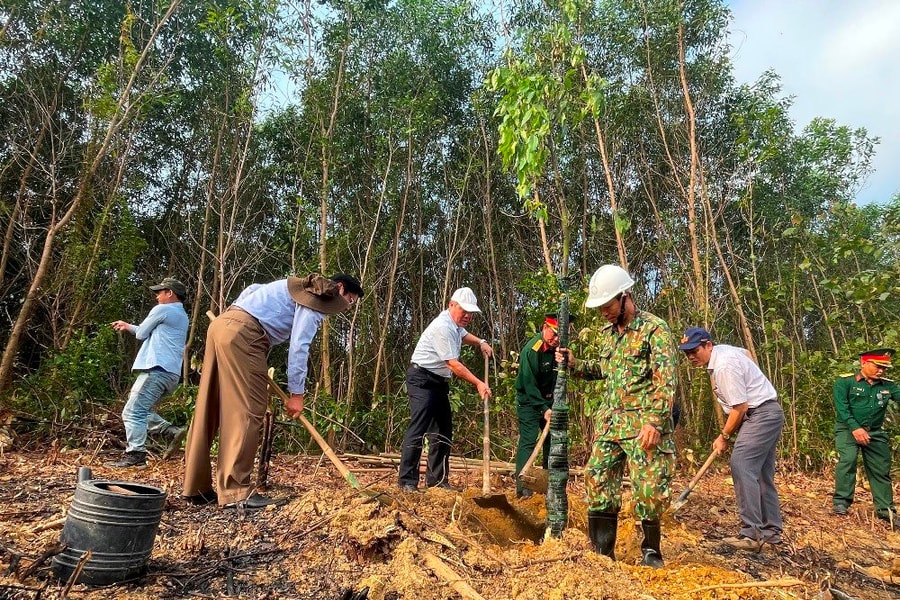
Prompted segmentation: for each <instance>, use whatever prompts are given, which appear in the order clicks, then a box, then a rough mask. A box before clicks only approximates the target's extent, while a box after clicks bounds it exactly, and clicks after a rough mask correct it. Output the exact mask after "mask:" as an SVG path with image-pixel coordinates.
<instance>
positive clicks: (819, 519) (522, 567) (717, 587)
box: [0, 450, 900, 600]
mask: <svg viewBox="0 0 900 600" xmlns="http://www.w3.org/2000/svg"><path fill="white" fill-rule="evenodd" d="M112 458H114V456H113V455H111V454H110V455H107V456H96V455H91V454H90V453H86V452H85V451H77V450H73V451H59V452H57V451H50V452H45V453H16V452H12V453H7V454H6V455H3V456H0V599H3V598H39V597H44V598H47V597H62V596H67V597H70V598H85V599H91V600H107V599H108V598H110V597H111V596H115V597H127V598H188V597H191V598H220V597H226V596H230V597H240V598H253V599H264V598H304V599H306V598H310V599H312V598H315V599H326V600H331V599H339V598H345V597H350V596H351V594H350V593H348V590H350V591H352V592H354V593H358V592H359V591H361V590H363V589H364V588H368V594H367V596H368V598H370V599H374V600H400V599H404V600H443V599H446V598H463V597H469V598H478V597H479V596H480V597H482V598H491V599H498V600H507V599H508V600H538V599H551V600H563V599H582V598H584V599H588V598H590V599H600V598H603V599H609V600H649V599H658V600H685V599H729V600H738V599H748V600H750V599H752V600H764V599H769V598H772V599H776V598H777V599H784V598H823V599H828V598H836V599H837V600H842V599H844V598H846V597H848V596H849V597H852V598H858V599H859V600H888V599H892V598H894V599H895V598H900V558H898V556H900V533H896V532H893V531H891V530H890V528H889V526H888V525H886V524H885V523H883V522H882V521H878V520H876V519H874V518H873V515H872V507H871V500H870V496H869V495H868V493H867V492H865V491H863V490H860V492H859V495H858V502H857V503H856V504H854V506H853V509H852V511H851V514H850V515H849V516H846V517H838V516H835V515H832V514H830V512H829V510H830V488H831V482H830V481H829V480H827V479H825V478H820V479H817V478H813V477H810V476H809V475H808V474H790V473H788V474H784V473H782V474H780V475H779V477H778V481H777V482H778V485H779V491H780V493H781V497H782V503H783V510H784V516H785V535H784V542H783V543H782V544H780V545H778V546H771V545H766V546H765V547H764V548H763V549H762V551H761V552H758V553H757V552H746V551H737V550H734V549H732V548H731V547H730V546H728V545H726V544H724V543H722V542H721V539H722V538H723V537H726V536H729V535H734V534H735V533H736V530H737V515H736V510H735V506H734V491H733V488H732V486H731V483H730V480H729V479H728V477H727V475H728V474H727V469H725V470H724V471H723V472H720V473H711V474H709V475H707V477H706V478H705V479H704V480H703V481H702V482H701V483H700V485H699V486H698V488H697V489H696V490H695V491H694V493H693V495H692V496H691V498H690V500H689V502H688V504H687V505H686V506H685V507H684V508H682V509H681V510H680V511H678V512H677V513H676V514H675V515H671V514H667V515H666V517H665V518H664V519H663V525H662V528H663V545H662V550H663V555H664V556H665V560H666V567H665V568H664V569H659V570H653V569H649V568H646V567H641V566H638V565H637V563H638V562H639V560H640V537H641V535H640V525H639V522H638V524H637V525H636V524H635V521H634V520H633V518H632V517H631V516H630V510H629V507H628V506H627V502H626V506H625V507H624V510H623V511H622V513H621V516H620V526H619V537H618V541H617V547H616V555H617V557H618V559H619V560H618V562H612V561H610V560H609V559H608V558H606V557H604V556H600V555H598V554H596V553H594V552H593V551H592V550H591V546H590V543H589V541H588V539H587V537H586V535H585V514H586V510H585V505H584V500H583V488H582V485H581V482H580V481H578V480H577V479H572V480H571V483H570V487H569V506H570V521H569V527H568V528H567V529H566V530H565V532H564V533H563V535H562V536H561V537H560V538H559V539H547V540H545V539H544V521H545V519H546V510H545V506H544V497H543V496H540V495H535V496H533V497H531V498H529V499H527V500H517V499H515V498H514V497H513V494H512V493H511V492H512V490H513V489H514V485H513V482H512V480H511V479H510V478H509V477H505V476H496V475H495V477H494V480H493V485H494V490H495V491H500V492H503V491H506V492H507V495H506V497H505V498H493V501H491V502H484V501H483V499H482V498H481V491H480V487H481V480H480V475H479V474H477V473H457V472H454V473H453V475H452V477H451V482H452V483H453V484H455V485H459V486H464V487H465V491H463V492H455V491H452V490H442V489H430V490H427V491H425V492H419V493H403V492H400V491H399V490H398V489H397V488H396V487H395V485H394V483H395V480H394V476H393V475H392V474H391V473H385V474H381V475H378V474H370V473H359V474H358V477H359V479H360V482H361V483H362V484H363V485H364V486H366V490H365V493H362V494H360V493H357V492H355V491H354V490H352V489H350V488H349V487H348V486H347V484H346V482H345V481H344V479H342V478H341V477H340V476H339V475H338V474H337V473H336V472H335V471H334V469H332V468H331V466H330V465H329V464H328V463H322V462H321V460H320V459H319V458H317V457H308V456H299V457H298V456H288V455H278V456H275V457H274V458H273V461H272V466H271V470H270V475H269V482H270V483H271V484H272V485H271V486H270V488H269V493H270V494H271V495H273V496H277V497H290V499H291V500H290V502H289V503H288V504H286V505H284V506H281V507H269V508H267V509H266V510H264V511H261V512H255V513H253V512H248V513H241V512H236V511H233V510H222V509H219V508H218V507H215V506H212V507H195V506H190V505H188V504H186V503H185V502H183V501H181V500H180V499H179V498H178V494H179V493H180V484H181V474H182V466H181V463H180V461H178V460H168V461H162V460H152V459H151V460H150V462H149V464H148V466H147V467H146V468H144V469H113V468H111V467H106V466H104V464H103V463H104V460H110V459H112ZM79 466H91V467H92V468H93V472H94V477H95V478H97V479H101V478H102V479H112V480H120V481H132V482H140V483H144V484H148V485H153V486H156V487H160V488H162V489H164V490H166V491H167V492H168V497H167V499H166V506H165V510H164V513H163V516H162V521H161V524H160V528H159V533H158V536H157V539H156V543H155V546H154V549H153V554H152V556H151V559H150V562H149V565H148V566H149V571H148V573H147V575H146V576H144V577H142V578H140V579H139V580H136V581H131V582H124V583H120V584H116V585H115V586H111V587H101V588H97V587H88V586H83V585H78V584H76V585H74V586H73V587H71V589H66V583H67V582H66V581H57V580H56V579H55V578H54V577H53V575H52V573H51V570H50V567H49V563H50V560H49V559H48V558H44V559H43V560H41V558H42V554H48V553H49V552H52V551H53V550H54V548H56V547H57V546H58V543H59V537H60V529H61V527H62V523H63V521H64V518H65V512H66V510H67V509H68V507H69V506H70V504H71V502H72V496H73V493H74V489H75V478H76V476H75V473H76V471H77V468H78V467H79ZM687 479H689V473H686V474H685V475H684V476H683V477H681V478H679V479H678V480H677V481H676V485H675V487H674V489H675V490H676V491H680V490H681V489H682V488H683V487H684V486H685V485H686V481H687ZM56 549H58V548H56Z"/></svg>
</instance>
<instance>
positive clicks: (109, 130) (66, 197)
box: [0, 0, 180, 390]
mask: <svg viewBox="0 0 900 600" xmlns="http://www.w3.org/2000/svg"><path fill="white" fill-rule="evenodd" d="M114 4H115V6H113V5H114ZM179 5H180V0H174V1H173V2H171V3H170V4H169V5H168V6H167V8H166V10H165V11H164V12H161V13H160V14H152V15H149V19H147V20H146V21H143V20H141V19H138V18H137V15H136V14H134V13H133V12H132V11H131V10H130V8H128V7H123V6H122V5H121V4H116V3H101V4H100V6H99V8H97V7H93V8H91V7H86V8H85V9H84V10H81V11H75V12H74V14H73V12H72V11H71V10H70V9H71V7H70V6H69V3H51V4H50V5H49V6H47V5H46V3H42V4H41V5H40V7H39V8H37V7H35V6H34V5H29V4H28V3H23V4H22V5H18V6H16V7H15V8H17V9H20V10H21V12H16V13H15V17H13V16H12V15H11V16H10V17H9V18H15V19H16V23H15V24H16V26H18V27H21V28H23V29H22V31H21V38H22V39H23V40H24V41H23V45H24V46H25V48H26V50H24V55H25V58H26V61H25V64H28V63H29V62H30V60H28V59H32V58H34V55H35V54H37V55H38V56H40V55H43V54H44V53H45V52H48V53H50V54H51V55H52V54H53V53H54V52H56V51H60V50H63V51H68V54H69V56H70V57H71V59H72V60H73V61H75V62H79V59H80V58H81V57H82V52H81V51H82V49H83V48H90V49H91V50H94V53H90V52H87V53H85V55H87V56H88V57H89V58H93V59H94V60H95V61H96V62H95V63H93V64H87V65H83V66H82V68H83V69H84V71H86V72H87V73H90V71H91V67H93V68H95V69H96V71H95V72H94V73H91V74H90V75H86V74H83V73H79V74H80V75H81V77H82V78H81V79H79V80H77V81H61V82H59V83H58V85H65V86H73V87H74V86H79V87H80V86H84V87H85V88H86V89H87V90H88V95H87V98H86V99H87V100H88V102H87V103H86V108H87V115H86V117H87V118H86V120H85V127H84V129H83V130H82V133H83V135H84V138H80V137H77V136H74V135H72V134H71V131H70V130H66V131H62V132H59V136H58V137H56V138H55V139H54V140H53V141H52V142H51V143H48V146H50V147H51V148H52V149H53V152H54V153H55V152H56V151H57V149H61V150H64V151H66V152H73V154H75V155H77V156H78V160H79V163H80V164H78V168H76V169H75V173H74V177H71V178H66V177H61V176H60V170H58V169H57V167H59V166H62V164H65V163H64V161H62V160H60V159H61V157H59V156H57V155H56V154H54V155H51V157H50V158H51V160H50V162H49V164H47V165H46V166H45V168H44V169H43V170H44V171H45V172H46V177H45V178H44V179H43V184H44V185H45V186H46V187H45V190H44V191H43V193H41V194H40V198H41V201H42V204H43V206H44V207H45V210H46V213H45V215H44V218H43V219H40V220H39V223H40V225H39V228H40V231H41V234H42V240H41V241H40V242H39V244H38V245H39V247H40V251H39V255H38V256H36V257H34V258H33V259H32V260H34V271H33V274H32V276H31V280H30V282H29V284H28V286H27V290H26V291H25V293H24V295H23V297H22V299H21V308H19V310H18V311H17V314H16V317H15V319H14V322H13V325H12V329H11V331H10V334H9V338H8V339H7V340H6V342H7V343H6V348H5V349H4V352H3V358H2V360H0V390H3V389H5V388H6V386H8V385H9V383H10V381H11V378H12V374H13V368H14V365H15V360H16V357H17V355H18V352H19V348H20V346H21V344H22V341H23V339H24V338H25V336H26V331H27V329H28V327H29V325H30V323H31V319H32V315H33V313H34V311H35V309H36V308H37V306H38V304H39V303H40V302H41V300H42V298H43V297H44V291H43V284H44V281H45V280H46V279H47V277H48V276H49V274H50V273H51V271H52V270H53V268H54V262H55V259H54V256H55V254H56V253H57V251H58V245H59V244H58V240H59V239H60V238H61V236H62V235H63V234H65V233H66V231H67V230H68V228H69V227H70V225H71V224H73V223H74V222H77V219H76V217H77V216H78V215H79V214H80V213H82V212H83V211H88V212H90V209H91V205H92V203H93V197H94V194H95V191H96V190H97V188H98V181H97V179H98V177H102V176H103V174H104V170H105V167H106V166H107V163H108V162H109V160H108V159H109V158H110V156H111V155H112V154H113V153H114V152H123V153H124V154H125V155H127V147H128V143H127V141H126V140H127V135H125V136H123V132H125V131H126V130H127V128H128V127H130V125H131V124H132V123H133V122H134V121H135V120H136V119H138V118H139V116H140V113H141V109H142V107H143V106H144V104H145V102H146V100H147V98H148V97H151V96H152V94H153V93H154V91H155V87H156V85H157V83H158V81H159V78H160V76H161V75H162V72H163V70H164V69H165V66H166V62H167V58H168V57H166V56H157V55H156V54H155V51H154V48H155V43H156V40H157V39H158V38H159V36H160V33H161V31H162V30H163V29H164V28H165V26H166V24H167V21H168V20H169V19H170V17H171V16H172V15H173V14H174V13H175V11H177V9H178V7H179ZM94 16H100V17H101V18H99V19H98V20H97V21H94V20H93V19H92V17H94ZM102 17H105V19H104V18H102ZM111 19H116V20H117V21H119V23H120V26H119V27H118V28H117V30H114V31H117V32H118V35H116V36H114V37H113V38H112V39H113V40H117V41H118V45H117V46H116V45H113V44H110V40H109V38H108V37H106V47H105V48H104V47H103V44H94V43H93V42H92V39H93V34H95V33H96V32H95V31H92V28H93V27H95V26H96V25H97V24H98V22H99V23H100V24H103V23H106V24H109V23H110V21H111ZM48 20H49V22H50V25H49V27H48V25H47V21H48ZM145 23H146V26H144V24H145ZM45 28H46V29H50V30H51V31H52V32H54V33H56V34H59V35H58V38H57V37H56V36H46V37H45V35H44V29H45ZM10 31H11V30H10V29H8V30H7V35H6V37H4V40H9V39H11V36H10ZM99 37H100V38H101V39H103V38H104V37H105V36H103V35H102V34H101V35H100V36H99ZM48 40H49V41H48ZM58 41H61V42H68V43H69V44H70V45H69V46H68V47H60V46H58V45H57V42H58ZM42 44H46V45H49V46H50V47H49V48H48V47H47V46H46V45H45V46H44V47H43V48H42V47H41V45H42ZM92 44H94V45H92ZM110 46H112V47H113V48H114V49H115V51H116V52H115V53H114V54H104V52H103V50H104V49H109V47H110ZM31 50H37V51H36V52H34V53H32V52H31ZM12 72H13V73H14V72H15V71H14V70H13V71H12ZM75 72H76V70H75V69H74V68H63V69H62V70H61V74H63V77H68V76H69V75H70V74H73V73H75ZM53 89H58V87H57V86H50V88H49V90H46V88H45V90H44V91H51V93H49V94H48V93H41V92H39V91H38V90H35V89H33V88H32V89H31V90H30V91H31V93H32V94H33V97H37V98H40V99H41V100H39V104H38V106H37V107H36V109H37V112H39V113H45V114H46V115H47V116H48V117H49V118H53V117H55V116H56V113H57V112H58V111H59V110H60V108H61V107H60V106H59V104H58V103H57V102H55V101H54V98H55V95H54V94H53V93H52V90H53ZM44 99H48V100H50V101H49V102H46V103H45V102H43V100H44ZM70 164H71V163H69V165H70ZM113 172H115V170H113ZM30 174H34V171H30ZM30 183H31V182H24V183H23V187H27V186H28V185H29V184H30ZM20 214H21V213H20ZM20 218H21V217H20Z"/></svg>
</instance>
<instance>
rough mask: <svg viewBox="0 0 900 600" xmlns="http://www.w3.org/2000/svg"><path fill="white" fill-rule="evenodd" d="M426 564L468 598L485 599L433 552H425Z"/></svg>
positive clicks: (469, 599) (457, 591)
mask: <svg viewBox="0 0 900 600" xmlns="http://www.w3.org/2000/svg"><path fill="white" fill-rule="evenodd" d="M423 558H424V559H425V566H426V567H428V568H429V569H430V570H431V571H432V572H433V573H434V574H435V575H437V576H438V577H440V578H441V579H443V580H444V581H446V582H447V583H448V584H450V587H452V588H453V590H454V591H455V592H456V593H457V594H459V595H460V596H462V597H463V598H465V599H466V600H484V597H483V596H482V595H481V594H479V593H478V592H476V591H475V589H474V588H472V586H471V585H469V584H468V582H466V580H465V579H463V578H462V577H460V576H459V575H458V574H457V573H456V571H454V570H453V569H451V568H450V567H448V566H447V565H446V564H445V563H444V561H442V560H441V559H440V558H438V557H437V556H436V555H434V554H432V553H431V552H425V553H424V554H423Z"/></svg>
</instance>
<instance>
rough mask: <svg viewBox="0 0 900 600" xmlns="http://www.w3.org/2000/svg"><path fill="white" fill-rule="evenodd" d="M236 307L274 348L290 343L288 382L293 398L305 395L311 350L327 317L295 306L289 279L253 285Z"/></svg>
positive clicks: (243, 293) (241, 296)
mask: <svg viewBox="0 0 900 600" xmlns="http://www.w3.org/2000/svg"><path fill="white" fill-rule="evenodd" d="M234 306H237V307H238V308H240V309H242V310H244V311H246V312H248V313H249V314H251V315H253V316H254V317H255V318H256V320H257V321H259V324H260V325H261V326H262V328H263V330H265V332H266V335H268V336H269V343H270V344H271V345H272V346H275V345H277V344H282V343H284V342H286V341H288V340H290V346H289V348H288V364H287V380H288V391H289V392H290V393H292V394H303V393H305V392H306V375H307V373H308V368H309V366H308V363H309V346H310V344H311V343H312V340H313V338H314V337H315V336H316V332H318V331H319V326H321V325H322V322H323V321H324V320H325V315H324V314H323V313H320V312H318V311H315V310H312V309H311V308H307V307H305V306H301V305H299V304H297V303H296V302H294V299H293V298H292V297H291V294H290V292H288V285H287V279H279V280H278V281H273V282H271V283H263V284H258V283H257V284H253V285H251V286H249V287H248V288H246V289H245V290H244V291H243V292H241V294H240V295H239V296H238V299H237V300H235V302H234Z"/></svg>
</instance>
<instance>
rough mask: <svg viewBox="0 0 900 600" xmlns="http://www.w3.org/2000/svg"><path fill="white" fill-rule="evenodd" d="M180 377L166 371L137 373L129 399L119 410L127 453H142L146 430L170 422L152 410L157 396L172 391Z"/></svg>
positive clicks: (157, 429) (160, 428)
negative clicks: (120, 411) (123, 424)
mask: <svg viewBox="0 0 900 600" xmlns="http://www.w3.org/2000/svg"><path fill="white" fill-rule="evenodd" d="M179 379H180V377H179V376H178V375H176V374H174V373H169V372H168V371H144V372H141V373H139V374H138V377H137V379H136V380H135V382H134V385H132V386H131V393H130V394H129V395H128V402H126V403H125V408H123V409H122V421H123V422H124V423H125V439H126V440H128V447H127V448H126V449H125V451H126V452H144V444H146V443H147V432H148V431H150V432H151V433H160V432H162V431H165V429H166V428H167V427H169V426H170V425H171V423H169V422H168V421H166V420H165V419H163V418H162V417H160V416H159V415H158V414H156V413H155V412H153V410H152V409H153V407H154V406H155V405H156V403H157V402H159V400H160V398H162V397H163V396H165V395H166V394H171V393H172V392H174V391H175V388H177V387H178V381H179Z"/></svg>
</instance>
